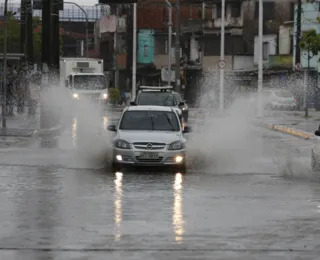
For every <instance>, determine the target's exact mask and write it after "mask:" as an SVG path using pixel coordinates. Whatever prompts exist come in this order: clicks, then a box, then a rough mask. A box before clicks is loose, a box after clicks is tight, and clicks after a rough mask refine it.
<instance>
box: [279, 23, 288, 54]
mask: <svg viewBox="0 0 320 260" xmlns="http://www.w3.org/2000/svg"><path fill="white" fill-rule="evenodd" d="M290 52H291V26H285V25H281V26H280V28H279V54H280V55H285V54H289V53H290Z"/></svg>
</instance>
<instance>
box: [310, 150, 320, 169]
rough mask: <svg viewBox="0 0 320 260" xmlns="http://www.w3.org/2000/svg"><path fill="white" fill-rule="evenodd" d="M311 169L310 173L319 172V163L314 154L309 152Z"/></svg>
mask: <svg viewBox="0 0 320 260" xmlns="http://www.w3.org/2000/svg"><path fill="white" fill-rule="evenodd" d="M311 168H312V171H314V172H317V171H319V162H318V160H317V158H316V156H315V154H314V153H313V151H311Z"/></svg>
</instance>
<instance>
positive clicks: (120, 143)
mask: <svg viewBox="0 0 320 260" xmlns="http://www.w3.org/2000/svg"><path fill="white" fill-rule="evenodd" d="M114 146H115V147H116V148H120V149H131V147H130V144H129V143H128V142H127V141H124V140H121V139H118V140H116V141H115V142H114Z"/></svg>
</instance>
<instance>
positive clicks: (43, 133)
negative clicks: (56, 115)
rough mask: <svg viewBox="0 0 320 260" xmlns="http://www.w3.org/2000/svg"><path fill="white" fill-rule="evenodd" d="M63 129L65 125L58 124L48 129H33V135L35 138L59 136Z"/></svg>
mask: <svg viewBox="0 0 320 260" xmlns="http://www.w3.org/2000/svg"><path fill="white" fill-rule="evenodd" d="M64 129H65V125H63V124H59V125H57V126H56V127H52V128H49V129H39V130H35V131H34V132H33V137H35V138H48V137H56V136H59V135H60V134H61V132H62V131H63V130H64Z"/></svg>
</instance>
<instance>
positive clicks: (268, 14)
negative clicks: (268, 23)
mask: <svg viewBox="0 0 320 260" xmlns="http://www.w3.org/2000/svg"><path fill="white" fill-rule="evenodd" d="M254 17H255V18H256V19H257V18H259V3H258V2H256V8H255V12H254ZM274 18H275V3H274V2H264V3H263V20H273V19H274Z"/></svg>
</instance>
